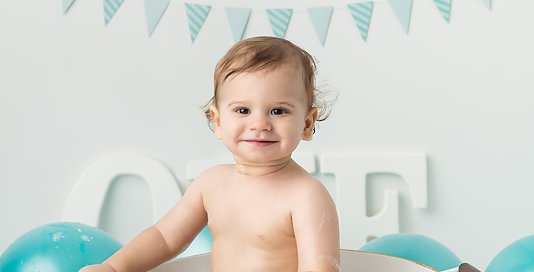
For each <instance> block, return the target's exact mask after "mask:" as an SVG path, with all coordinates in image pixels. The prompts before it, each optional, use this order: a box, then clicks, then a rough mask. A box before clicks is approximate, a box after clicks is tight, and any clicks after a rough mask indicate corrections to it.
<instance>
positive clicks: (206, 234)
mask: <svg viewBox="0 0 534 272" xmlns="http://www.w3.org/2000/svg"><path fill="white" fill-rule="evenodd" d="M212 243H213V238H212V237H211V232H210V230H209V228H208V227H207V226H206V227H205V228H204V229H203V230H202V231H201V232H200V233H199V234H198V235H197V237H195V240H193V242H192V243H191V245H190V246H189V247H188V248H187V249H186V250H185V251H184V252H182V253H181V254H180V255H178V257H176V259H178V258H183V257H189V256H193V255H198V254H204V253H210V252H211V245H212Z"/></svg>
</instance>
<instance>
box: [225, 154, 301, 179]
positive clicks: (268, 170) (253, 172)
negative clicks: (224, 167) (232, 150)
mask: <svg viewBox="0 0 534 272" xmlns="http://www.w3.org/2000/svg"><path fill="white" fill-rule="evenodd" d="M234 159H235V162H236V169H237V172H238V173H239V174H241V175H247V176H265V175H269V174H273V173H276V172H278V171H281V170H282V169H284V168H286V167H287V166H288V165H289V164H290V163H291V162H293V160H292V159H291V156H287V157H284V158H282V159H279V160H276V161H270V162H262V163H257V162H244V161H243V160H241V159H240V158H237V157H235V156H234Z"/></svg>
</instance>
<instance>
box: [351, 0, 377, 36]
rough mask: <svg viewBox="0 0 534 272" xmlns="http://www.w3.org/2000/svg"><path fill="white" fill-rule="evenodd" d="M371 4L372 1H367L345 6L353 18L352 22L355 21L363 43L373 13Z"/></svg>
mask: <svg viewBox="0 0 534 272" xmlns="http://www.w3.org/2000/svg"><path fill="white" fill-rule="evenodd" d="M373 4H374V3H373V2H372V1H369V2H364V3H356V4H348V5H347V7H348V8H349V10H350V14H351V15H352V18H354V21H356V26H358V29H359V30H360V34H361V35H362V38H363V40H364V41H367V33H369V25H370V24H371V14H372V13H373Z"/></svg>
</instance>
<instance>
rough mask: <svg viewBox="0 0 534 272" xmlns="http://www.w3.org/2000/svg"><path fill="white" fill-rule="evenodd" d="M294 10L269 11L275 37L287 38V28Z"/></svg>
mask: <svg viewBox="0 0 534 272" xmlns="http://www.w3.org/2000/svg"><path fill="white" fill-rule="evenodd" d="M292 13H293V10H292V9H267V15H268V16H269V21H270V22H271V27H272V28H273V33H274V36H276V37H278V38H282V39H283V38H284V37H285V36H286V31H287V26H288V25H289V20H290V19H291V14H292Z"/></svg>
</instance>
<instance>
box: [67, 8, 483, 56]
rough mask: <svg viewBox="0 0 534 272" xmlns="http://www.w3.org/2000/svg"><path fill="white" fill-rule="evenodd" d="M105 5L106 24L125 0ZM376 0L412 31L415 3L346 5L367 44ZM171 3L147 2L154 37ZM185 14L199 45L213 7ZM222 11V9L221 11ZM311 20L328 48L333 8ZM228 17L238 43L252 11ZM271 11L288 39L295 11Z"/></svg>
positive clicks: (446, 14) (232, 11)
mask: <svg viewBox="0 0 534 272" xmlns="http://www.w3.org/2000/svg"><path fill="white" fill-rule="evenodd" d="M74 1H75V0H61V4H62V11H63V13H66V12H67V11H68V10H69V8H70V7H71V6H72V4H73V2H74ZM102 1H103V5H104V21H105V23H106V25H107V24H108V23H109V22H110V20H111V19H112V18H113V17H114V16H115V13H116V12H117V10H118V9H119V7H120V6H121V5H122V3H123V2H124V0H102ZM376 1H381V2H388V3H389V4H390V6H391V8H392V9H393V12H394V14H395V16H396V17H397V19H398V20H399V23H400V24H401V26H402V28H403V29H404V31H405V32H406V34H408V32H409V28H410V17H411V12H412V4H413V0H374V1H366V2H357V3H354V4H346V6H345V7H344V8H339V7H337V8H336V10H337V9H344V10H348V11H349V12H350V14H351V15H352V18H353V19H354V21H355V22H356V26H357V27H358V30H359V32H360V35H361V36H362V38H363V40H364V41H366V42H367V37H368V35H369V26H370V23H371V15H372V13H373V8H374V3H376ZM433 1H434V3H435V5H436V6H437V8H438V10H439V11H440V13H441V15H442V16H443V18H444V19H445V20H446V21H447V23H450V16H451V5H452V4H451V3H452V0H433ZM481 1H482V3H483V4H484V5H485V6H486V7H487V8H488V9H490V10H491V0H481ZM169 4H170V0H144V5H145V13H146V22H147V29H148V36H149V37H151V36H152V33H153V32H154V30H155V28H156V27H157V25H158V23H159V21H160V20H161V18H162V16H163V14H164V13H165V10H166V9H167V7H168V6H169ZM184 4H185V11H186V15H187V21H188V24H189V31H190V37H191V42H192V44H193V43H194V42H195V40H196V38H197V36H198V35H199V33H200V30H201V29H202V26H203V25H204V22H205V21H206V18H207V16H208V14H209V13H210V11H211V10H212V7H211V6H208V5H200V4H194V3H184ZM217 10H221V9H219V8H218V9H217ZM306 10H307V12H308V15H309V17H310V19H311V22H312V24H313V27H314V29H315V32H316V34H317V38H318V39H319V42H320V43H321V46H323V47H324V44H325V41H326V36H327V34H328V29H329V27H330V20H331V18H332V14H333V11H334V7H333V6H325V7H311V8H307V9H306ZM224 11H225V12H226V17H227V19H228V23H229V26H230V30H231V33H232V38H233V40H234V42H236V43H237V42H239V41H240V40H241V39H242V37H243V33H244V32H245V29H246V27H247V24H248V20H249V18H250V16H251V13H252V9H251V8H235V7H224ZM265 11H266V12H267V16H268V19H269V23H270V25H271V28H272V30H273V35H274V36H276V37H279V38H285V36H286V32H287V29H288V27H289V23H290V20H291V16H292V14H293V9H266V10H262V13H263V12H265Z"/></svg>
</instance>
